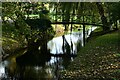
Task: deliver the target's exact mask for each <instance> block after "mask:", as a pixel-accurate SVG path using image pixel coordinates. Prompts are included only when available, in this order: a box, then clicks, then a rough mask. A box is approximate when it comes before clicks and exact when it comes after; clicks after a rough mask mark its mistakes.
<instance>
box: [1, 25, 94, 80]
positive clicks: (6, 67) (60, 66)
mask: <svg viewBox="0 0 120 80" xmlns="http://www.w3.org/2000/svg"><path fill="white" fill-rule="evenodd" d="M94 29H96V27H93V28H92V29H89V30H88V31H87V32H86V38H87V37H89V35H90V33H91V31H93V30H94ZM64 39H65V42H64V41H63V36H59V37H55V38H53V39H52V40H50V41H49V42H48V43H47V47H48V49H49V50H50V53H51V54H54V56H48V57H46V55H42V56H40V57H39V56H38V55H36V56H38V58H39V61H40V63H39V65H33V64H34V63H35V62H37V60H33V59H34V58H32V57H31V60H33V61H34V62H30V61H24V62H25V64H27V63H29V64H30V65H18V64H17V62H16V57H15V56H13V57H11V58H9V59H6V60H4V61H2V62H0V79H3V80H58V79H59V77H60V73H59V71H60V70H64V69H66V68H67V67H68V65H69V64H70V62H71V61H73V60H74V56H55V55H56V54H58V55H60V54H61V55H62V54H64V52H66V53H67V50H66V49H63V43H66V44H69V47H70V52H69V53H70V54H72V55H77V51H78V48H80V47H82V46H83V32H72V33H70V34H66V35H64ZM78 43H80V44H79V45H78ZM64 46H65V45H64ZM24 62H23V63H24ZM26 62H27V63H26Z"/></svg>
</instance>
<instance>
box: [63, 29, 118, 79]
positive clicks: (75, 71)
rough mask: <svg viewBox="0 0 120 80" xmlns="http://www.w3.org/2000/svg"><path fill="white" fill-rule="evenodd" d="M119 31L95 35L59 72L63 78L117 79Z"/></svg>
mask: <svg viewBox="0 0 120 80" xmlns="http://www.w3.org/2000/svg"><path fill="white" fill-rule="evenodd" d="M119 33H120V31H117V32H113V33H109V34H105V35H102V36H100V37H97V38H96V39H95V40H93V41H90V42H89V43H88V44H87V45H86V46H85V47H84V48H82V49H81V50H80V52H78V56H77V57H76V58H75V59H74V61H73V62H72V63H71V64H70V65H69V67H68V69H67V70H64V71H62V72H61V74H62V77H61V78H62V79H63V80H79V79H83V80H86V79H87V80H96V79H97V80H101V79H103V80H108V79H112V80H119V79H120V62H119V61H120V59H119V58H120V45H119V41H120V35H119Z"/></svg>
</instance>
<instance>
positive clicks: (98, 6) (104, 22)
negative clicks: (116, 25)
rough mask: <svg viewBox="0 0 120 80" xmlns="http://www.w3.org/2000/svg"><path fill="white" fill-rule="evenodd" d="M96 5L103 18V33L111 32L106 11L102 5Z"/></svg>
mask: <svg viewBox="0 0 120 80" xmlns="http://www.w3.org/2000/svg"><path fill="white" fill-rule="evenodd" d="M96 5H97V8H98V10H99V14H100V16H101V20H102V24H103V31H109V30H110V28H109V25H108V22H107V18H106V17H105V15H104V9H103V7H102V5H101V3H99V2H97V3H96Z"/></svg>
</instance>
